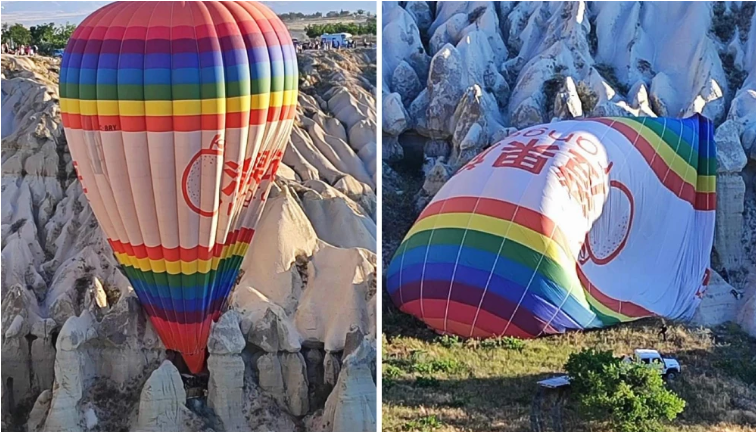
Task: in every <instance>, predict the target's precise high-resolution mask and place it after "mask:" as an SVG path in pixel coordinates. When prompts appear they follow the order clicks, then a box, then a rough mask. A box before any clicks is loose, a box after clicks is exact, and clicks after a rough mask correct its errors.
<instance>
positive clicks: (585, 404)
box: [565, 349, 685, 431]
mask: <svg viewBox="0 0 756 433" xmlns="http://www.w3.org/2000/svg"><path fill="white" fill-rule="evenodd" d="M565 369H566V370H567V373H568V374H569V375H570V378H571V387H572V390H573V396H574V397H575V398H576V399H577V402H578V405H579V409H580V411H581V412H582V413H583V414H584V415H586V417H587V418H589V419H592V420H595V421H599V422H606V423H607V424H608V425H609V427H610V429H611V430H612V431H658V430H659V429H660V428H661V421H663V420H666V421H672V420H674V419H675V418H676V417H677V415H679V414H680V413H681V412H682V411H683V409H684V408H685V401H684V400H683V399H681V398H680V397H678V396H677V394H675V393H673V392H672V391H670V390H668V389H667V388H666V387H665V386H664V380H663V379H662V377H661V375H660V374H659V372H658V371H656V370H654V369H652V368H648V367H647V366H645V365H644V364H641V363H635V362H632V363H628V362H622V361H621V360H620V359H618V358H615V357H614V356H613V355H612V353H611V352H606V351H603V352H602V351H596V350H594V349H585V350H583V351H581V352H578V353H574V354H572V355H570V357H569V359H568V360H567V363H566V364H565Z"/></svg>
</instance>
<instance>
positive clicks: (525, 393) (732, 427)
mask: <svg viewBox="0 0 756 433" xmlns="http://www.w3.org/2000/svg"><path fill="white" fill-rule="evenodd" d="M389 302H390V301H389ZM659 323H660V322H659V321H657V320H654V319H648V320H643V321H639V322H635V323H630V324H625V325H621V326H617V327H613V328H608V329H603V330H595V331H589V332H581V333H578V332H574V333H568V334H565V335H558V336H552V337H545V338H540V339H535V340H525V341H523V340H519V339H515V338H506V337H504V338H499V339H492V340H483V341H479V340H463V339H460V338H457V337H453V336H441V337H439V336H437V335H435V334H433V333H432V332H430V331H428V330H427V329H425V327H424V326H423V325H422V324H421V323H419V322H417V321H415V320H414V319H412V318H411V317H409V316H406V315H404V314H401V313H398V312H396V311H395V310H394V309H393V308H391V307H387V308H386V310H385V311H384V332H385V334H384V342H383V344H384V346H383V371H384V374H383V381H384V388H383V429H384V430H385V431H432V430H441V431H532V430H533V428H534V426H539V428H542V429H544V430H557V431H574V430H583V431H596V430H601V428H602V426H601V425H599V424H590V423H586V422H585V421H583V420H581V418H580V416H579V415H578V414H577V412H576V409H575V406H574V405H573V404H572V402H571V401H570V399H569V396H568V395H566V396H565V395H563V394H553V393H552V394H549V393H547V394H545V395H539V394H538V391H539V389H538V386H537V384H536V382H537V381H538V380H541V379H545V378H547V377H551V376H552V375H554V374H557V373H561V372H563V365H564V363H565V361H566V360H567V358H568V357H569V355H570V354H571V353H573V352H576V351H579V350H580V349H582V348H584V347H595V348H597V349H600V350H612V351H614V353H615V354H616V355H620V354H629V353H632V351H633V350H634V349H636V348H655V349H658V350H660V351H661V352H662V353H663V354H665V355H669V356H673V357H675V358H677V359H678V360H679V361H680V363H681V364H682V368H683V372H682V375H681V376H680V377H679V378H678V379H676V380H675V381H674V382H671V383H670V385H669V386H670V387H671V388H672V389H673V390H674V391H675V392H677V393H678V394H679V395H680V396H681V397H682V398H683V399H685V400H686V401H687V406H686V408H685V411H684V412H683V413H682V414H681V415H680V416H679V417H678V419H677V420H675V421H674V422H672V423H669V424H667V425H665V429H666V430H670V431H707V430H709V431H754V429H756V377H755V376H754V372H755V371H756V359H754V357H756V340H754V339H753V338H750V337H748V336H747V335H745V334H744V333H743V332H742V331H740V330H739V328H737V326H722V327H718V328H715V329H711V330H710V329H705V328H697V329H695V328H687V327H685V326H682V325H670V326H669V330H668V333H667V335H668V339H667V341H666V342H662V341H659V337H658V334H657V332H658V329H659ZM387 379H389V380H390V381H391V385H390V386H386V382H387ZM537 395H539V397H538V398H536V396H537ZM536 403H537V404H536ZM553 413H561V415H560V416H559V417H558V418H559V419H558V420H557V417H554V416H553V415H552V414H553ZM552 418H553V419H552Z"/></svg>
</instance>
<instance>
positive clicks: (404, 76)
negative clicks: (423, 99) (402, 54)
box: [384, 60, 424, 132]
mask: <svg viewBox="0 0 756 433" xmlns="http://www.w3.org/2000/svg"><path fill="white" fill-rule="evenodd" d="M423 87H424V86H423V84H422V83H420V78H419V77H418V76H417V72H415V70H414V69H412V66H410V64H409V63H407V62H406V61H404V60H402V61H401V62H400V63H399V66H397V67H396V69H395V70H394V73H393V74H392V76H391V89H392V90H393V91H394V92H396V93H398V94H399V95H400V96H401V99H402V104H404V106H405V107H406V106H409V104H411V103H412V101H414V100H415V98H416V97H417V95H419V94H420V91H421V90H423ZM385 108H386V107H385V105H384V110H385ZM384 131H385V128H384ZM387 132H388V131H387Z"/></svg>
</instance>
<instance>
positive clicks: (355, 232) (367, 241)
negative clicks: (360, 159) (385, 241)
mask: <svg viewBox="0 0 756 433" xmlns="http://www.w3.org/2000/svg"><path fill="white" fill-rule="evenodd" d="M305 186H306V187H308V188H311V189H309V190H306V191H304V192H302V193H300V195H301V200H302V206H303V208H304V212H305V214H306V215H307V218H308V219H309V220H310V222H311V223H312V225H313V228H314V229H315V233H316V234H317V236H318V237H319V238H320V239H322V240H323V241H325V242H328V243H329V244H331V245H333V246H336V247H340V248H352V247H358V248H365V249H368V250H370V249H374V248H375V243H376V226H375V221H373V220H372V219H371V218H370V217H368V216H367V215H366V214H365V211H364V210H363V209H362V207H360V206H359V205H357V203H354V202H353V201H352V200H351V199H350V198H349V197H347V196H346V195H344V194H342V193H341V192H340V191H338V190H336V189H335V188H333V187H331V186H329V185H328V184H326V183H324V182H322V181H319V180H312V181H308V182H305Z"/></svg>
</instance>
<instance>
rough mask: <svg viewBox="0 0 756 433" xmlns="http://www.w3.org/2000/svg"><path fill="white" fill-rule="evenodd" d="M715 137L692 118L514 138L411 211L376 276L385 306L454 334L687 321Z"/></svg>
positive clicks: (591, 125)
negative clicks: (416, 212) (381, 278)
mask: <svg viewBox="0 0 756 433" xmlns="http://www.w3.org/2000/svg"><path fill="white" fill-rule="evenodd" d="M713 130H714V129H713V126H712V123H711V121H709V120H708V119H705V118H703V117H700V116H694V117H691V118H687V119H666V118H597V119H586V120H575V121H564V122H557V123H553V124H549V125H539V126H533V127H530V128H527V129H524V130H521V131H518V132H516V133H515V134H513V135H511V136H509V137H507V138H506V139H505V140H504V141H502V142H500V143H498V144H495V145H493V146H492V147H490V148H488V149H487V150H486V151H484V152H483V153H481V154H479V155H478V156H476V157H475V158H473V159H472V160H471V161H470V162H469V163H468V164H467V165H465V166H464V167H462V168H461V169H460V170H459V171H458V172H457V173H456V174H455V175H454V176H453V177H452V178H451V179H450V180H449V181H448V182H447V183H446V184H445V185H444V186H443V188H442V189H441V190H440V191H439V192H438V194H437V195H436V196H435V197H434V198H433V200H432V201H431V203H430V204H429V205H428V207H426V208H425V210H424V211H423V212H422V214H421V215H420V217H419V218H418V220H417V222H416V223H415V224H414V226H413V227H412V228H411V229H410V231H409V233H408V234H407V236H406V237H405V239H404V241H403V243H402V244H401V245H400V247H399V249H398V250H397V252H396V255H395V256H394V258H393V260H392V262H391V265H390V267H389V270H388V280H387V289H388V292H389V294H390V296H391V298H392V300H393V302H394V303H395V304H396V305H397V306H399V308H400V309H401V310H402V311H404V312H407V313H410V314H412V315H414V316H416V317H418V318H419V319H421V320H423V321H424V322H425V323H426V324H428V325H429V326H431V327H432V328H434V329H435V330H437V331H438V332H441V333H450V334H456V335H460V336H464V337H489V336H500V335H508V336H515V337H521V338H530V337H538V336H541V335H545V334H554V333H561V332H565V331H568V330H579V329H586V328H594V327H602V326H607V325H611V324H615V323H618V322H625V321H630V320H634V319H638V318H641V317H647V316H652V315H659V316H663V317H668V318H672V319H686V318H690V317H691V316H692V315H693V313H694V312H695V309H696V307H697V305H698V304H699V302H700V299H701V297H702V295H703V292H704V291H705V289H706V285H707V284H708V275H709V255H710V253H711V248H712V242H713V235H714V214H715V203H716V200H715V175H716V148H715V145H714V139H713Z"/></svg>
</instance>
